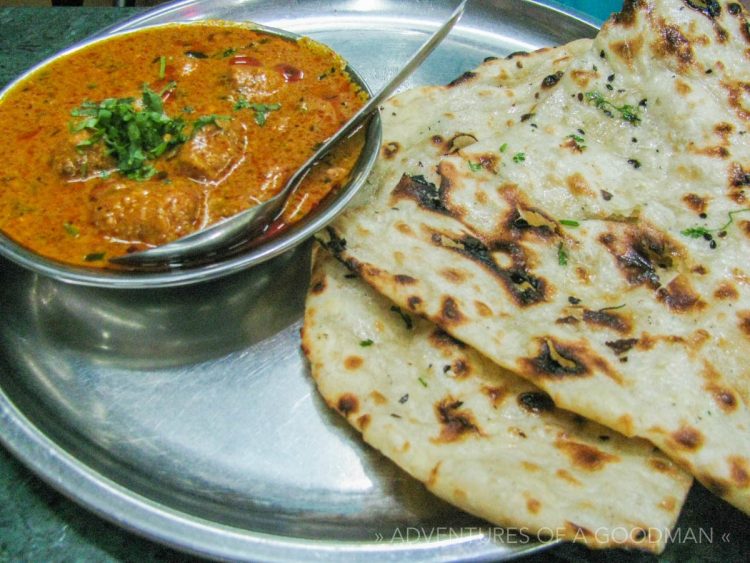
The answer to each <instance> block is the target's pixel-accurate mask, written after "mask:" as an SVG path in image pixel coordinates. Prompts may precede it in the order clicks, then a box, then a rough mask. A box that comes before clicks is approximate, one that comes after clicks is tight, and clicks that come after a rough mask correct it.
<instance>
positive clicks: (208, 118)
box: [192, 113, 232, 135]
mask: <svg viewBox="0 0 750 563" xmlns="http://www.w3.org/2000/svg"><path fill="white" fill-rule="evenodd" d="M230 119H232V118H231V117H229V116H228V115H216V114H215V113H212V114H211V115H204V116H201V117H199V118H198V119H196V120H195V121H194V122H193V131H192V134H193V135H195V133H196V132H197V131H199V130H200V129H202V128H203V127H205V126H206V125H217V124H218V122H219V121H229V120H230Z"/></svg>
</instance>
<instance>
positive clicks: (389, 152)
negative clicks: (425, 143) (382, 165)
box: [380, 141, 401, 160]
mask: <svg viewBox="0 0 750 563" xmlns="http://www.w3.org/2000/svg"><path fill="white" fill-rule="evenodd" d="M400 150H401V145H400V144H399V143H397V142H396V141H391V142H388V143H384V144H383V147H382V148H381V149H380V154H382V155H383V158H385V159H386V160H391V159H393V158H394V157H395V156H396V155H397V154H398V152H399V151H400Z"/></svg>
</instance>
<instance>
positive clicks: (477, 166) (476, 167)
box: [469, 161, 482, 172]
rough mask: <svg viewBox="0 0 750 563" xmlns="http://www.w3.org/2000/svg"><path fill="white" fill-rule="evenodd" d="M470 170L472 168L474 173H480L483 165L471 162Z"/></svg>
mask: <svg viewBox="0 0 750 563" xmlns="http://www.w3.org/2000/svg"><path fill="white" fill-rule="evenodd" d="M469 168H471V171H472V172H479V171H480V170H481V169H482V165H481V164H480V163H478V162H471V161H469Z"/></svg>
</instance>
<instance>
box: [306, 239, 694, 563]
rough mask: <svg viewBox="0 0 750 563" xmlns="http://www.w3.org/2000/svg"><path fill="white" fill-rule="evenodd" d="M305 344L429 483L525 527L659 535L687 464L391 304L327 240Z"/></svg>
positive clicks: (655, 546) (328, 388)
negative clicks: (567, 407) (575, 408)
mask: <svg viewBox="0 0 750 563" xmlns="http://www.w3.org/2000/svg"><path fill="white" fill-rule="evenodd" d="M303 349H304V350H305V353H306V354H307V357H308V358H309V361H310V366H311V372H312V376H313V378H314V379H315V381H316V383H317V386H318V390H319V391H320V393H321V395H322V396H323V397H324V399H325V400H326V402H327V403H328V404H329V405H330V406H331V407H332V408H334V409H336V410H337V411H339V412H340V413H341V414H342V415H344V416H345V417H346V419H347V420H348V421H349V422H350V423H351V424H352V425H353V426H354V427H355V428H357V429H358V430H359V431H360V432H362V435H363V437H364V440H365V441H366V442H368V443H369V444H371V445H372V446H374V447H375V448H377V449H378V450H380V451H381V452H383V453H384V454H385V455H386V456H387V457H389V458H390V459H392V460H393V461H394V462H396V463H397V464H398V465H399V466H400V467H402V468H403V469H405V470H406V471H407V472H408V473H410V474H411V475H412V476H414V477H415V478H417V479H419V480H421V481H423V482H424V483H425V484H426V486H427V488H428V489H429V490H430V491H432V492H433V493H435V494H436V495H437V496H439V497H441V498H443V499H445V500H447V501H448V502H450V503H452V504H454V505H456V506H458V507H460V508H462V509H464V510H466V511H468V512H471V513H473V514H475V515H478V516H481V517H483V518H485V519H487V520H489V521H490V522H493V523H495V524H498V525H502V526H512V527H515V528H521V529H522V530H523V531H524V532H525V533H527V534H529V535H533V534H536V533H539V532H544V531H547V533H549V532H550V531H553V532H552V533H553V534H554V535H555V536H557V537H561V538H564V539H568V540H573V541H579V542H585V543H587V544H588V545H591V546H593V547H607V546H608V545H618V546H620V547H624V546H631V547H640V548H643V549H647V550H651V551H657V552H658V551H661V550H662V549H663V548H664V540H665V538H666V537H667V535H668V534H667V530H669V529H671V527H672V526H673V525H674V522H675V520H676V519H677V516H678V514H679V512H680V508H681V507H682V504H683V502H684V499H685V496H686V495H687V491H688V489H689V487H690V483H691V481H692V480H691V478H690V477H689V475H687V474H686V473H684V472H683V471H682V470H681V469H679V468H678V467H677V466H676V465H675V464H673V463H672V462H671V461H669V460H668V458H666V457H664V456H663V454H661V452H659V451H658V450H657V449H656V448H654V447H653V445H652V444H650V443H649V442H647V441H645V440H638V439H628V438H625V437H623V436H621V435H620V434H618V433H616V432H613V431H611V430H609V429H607V428H604V427H602V426H600V425H598V424H595V423H592V422H588V421H586V420H585V419H583V418H581V417H579V416H576V415H574V414H572V413H568V412H565V411H562V410H560V409H557V408H555V406H554V404H553V403H552V401H551V399H550V398H549V396H548V395H547V394H546V393H544V392H542V391H541V390H539V389H538V388H536V387H534V386H533V385H532V384H530V383H528V382H526V381H524V380H523V379H521V378H519V377H517V376H515V375H513V374H511V373H510V372H508V371H506V370H504V369H502V368H501V367H499V366H498V365H497V364H494V363H493V362H491V361H490V360H488V359H486V358H484V357H482V356H481V355H480V354H478V353H477V352H476V351H474V350H472V349H471V348H469V347H468V346H466V345H464V344H462V343H460V342H458V341H457V340H455V339H453V338H452V337H450V336H449V335H448V334H447V333H445V332H444V331H443V330H441V329H439V328H438V327H437V326H436V325H434V324H432V323H430V322H429V321H425V320H422V319H418V318H416V317H410V316H408V315H405V314H404V313H403V312H399V310H398V309H397V308H396V307H394V305H393V303H392V302H390V301H388V300H387V299H386V298H384V297H382V296H381V295H379V294H377V293H376V292H375V291H374V290H373V289H372V288H370V287H369V286H368V285H367V284H365V283H364V282H362V281H361V280H358V279H353V278H352V277H351V274H350V273H349V271H348V270H347V269H346V268H344V266H342V265H341V264H340V263H338V262H337V261H336V260H335V259H334V258H333V257H332V256H331V255H330V254H329V253H327V252H325V251H320V252H318V253H317V256H316V258H315V261H314V267H313V275H312V281H311V284H310V291H309V294H308V298H307V303H306V308H305V322H304V329H303ZM613 530H621V531H623V530H624V531H626V532H622V533H619V534H614V533H613ZM626 535H628V537H627V539H625V536H626Z"/></svg>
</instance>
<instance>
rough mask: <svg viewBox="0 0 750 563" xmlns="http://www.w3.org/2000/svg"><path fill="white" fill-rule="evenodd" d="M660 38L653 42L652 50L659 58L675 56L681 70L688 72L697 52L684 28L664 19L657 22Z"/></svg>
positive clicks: (665, 58)
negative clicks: (686, 35) (684, 32)
mask: <svg viewBox="0 0 750 563" xmlns="http://www.w3.org/2000/svg"><path fill="white" fill-rule="evenodd" d="M657 27H658V39H657V40H656V41H655V42H654V43H652V44H651V52H652V53H653V55H654V57H655V58H657V59H664V60H667V59H669V58H674V60H675V62H676V63H677V68H678V69H679V70H680V72H682V73H685V74H687V73H688V70H689V68H690V66H691V65H692V64H693V63H694V61H695V52H694V51H693V45H692V44H691V42H690V40H689V39H688V38H687V37H685V35H684V34H683V32H682V30H681V29H680V28H679V27H678V26H676V25H671V24H667V23H666V22H665V21H664V20H663V19H662V20H660V21H659V22H658V23H657Z"/></svg>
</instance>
